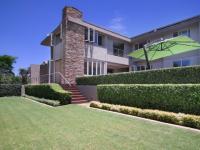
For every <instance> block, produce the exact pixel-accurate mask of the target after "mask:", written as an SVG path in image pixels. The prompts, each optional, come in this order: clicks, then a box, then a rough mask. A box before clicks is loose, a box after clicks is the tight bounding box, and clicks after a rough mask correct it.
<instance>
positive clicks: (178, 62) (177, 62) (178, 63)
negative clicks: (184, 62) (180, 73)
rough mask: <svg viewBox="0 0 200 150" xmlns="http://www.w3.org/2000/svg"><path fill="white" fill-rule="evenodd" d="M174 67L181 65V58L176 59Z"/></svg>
mask: <svg viewBox="0 0 200 150" xmlns="http://www.w3.org/2000/svg"><path fill="white" fill-rule="evenodd" d="M173 67H181V60H179V61H174V62H173Z"/></svg>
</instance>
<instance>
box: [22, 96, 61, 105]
mask: <svg viewBox="0 0 200 150" xmlns="http://www.w3.org/2000/svg"><path fill="white" fill-rule="evenodd" d="M24 97H26V98H29V99H31V100H34V101H37V102H40V103H43V104H47V105H50V106H53V107H56V106H60V102H59V101H56V100H49V99H44V98H37V97H34V96H28V95H24Z"/></svg>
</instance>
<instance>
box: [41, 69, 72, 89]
mask: <svg viewBox="0 0 200 150" xmlns="http://www.w3.org/2000/svg"><path fill="white" fill-rule="evenodd" d="M54 74H59V75H60V76H61V77H62V79H63V80H65V82H66V83H67V84H68V85H69V86H71V83H70V82H69V81H68V80H67V79H66V78H65V77H64V75H63V74H62V73H61V72H54V73H50V74H43V75H40V77H41V76H47V75H48V76H49V75H54Z"/></svg>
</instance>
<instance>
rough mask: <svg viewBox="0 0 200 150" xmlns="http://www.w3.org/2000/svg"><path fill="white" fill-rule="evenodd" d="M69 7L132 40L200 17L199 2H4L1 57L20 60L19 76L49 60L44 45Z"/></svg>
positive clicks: (1, 0)
mask: <svg viewBox="0 0 200 150" xmlns="http://www.w3.org/2000/svg"><path fill="white" fill-rule="evenodd" d="M65 5H70V6H74V7H76V8H78V9H80V10H81V11H82V12H83V13H84V19H85V20H86V21H88V22H91V23H94V24H96V25H99V26H102V27H106V28H108V29H111V30H113V31H116V32H119V33H121V34H124V35H126V36H129V37H132V36H134V35H137V34H140V33H143V32H146V31H149V30H152V29H154V28H157V27H160V26H163V25H167V24H170V23H173V22H176V21H179V20H182V19H185V18H188V17H192V16H195V15H199V14H200V7H199V6H200V1H199V0H0V20H1V21H0V55H3V54H9V55H13V56H16V57H17V63H16V64H15V66H14V67H15V69H14V71H15V73H17V72H18V69H19V68H20V67H28V66H29V65H30V64H40V63H42V62H43V61H45V60H48V59H49V54H50V51H49V48H48V47H44V46H41V45H40V42H41V40H42V39H43V38H44V37H45V36H46V35H47V34H48V33H49V32H51V31H52V29H54V28H55V27H56V25H57V24H58V23H59V22H60V19H61V10H62V8H63V7H64V6H65Z"/></svg>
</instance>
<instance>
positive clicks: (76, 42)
mask: <svg viewBox="0 0 200 150" xmlns="http://www.w3.org/2000/svg"><path fill="white" fill-rule="evenodd" d="M67 15H70V16H71V17H75V18H77V17H78V18H79V19H81V17H82V13H81V12H79V11H78V10H76V9H74V8H71V7H66V8H64V10H63V21H62V26H63V49H64V55H63V56H64V58H63V64H64V65H63V70H64V72H63V74H64V76H65V77H66V78H67V79H68V80H69V81H70V83H71V84H75V78H76V77H77V76H83V75H84V52H85V42H84V31H85V29H84V27H83V26H80V25H78V24H75V23H72V22H69V21H68V20H67Z"/></svg>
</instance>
